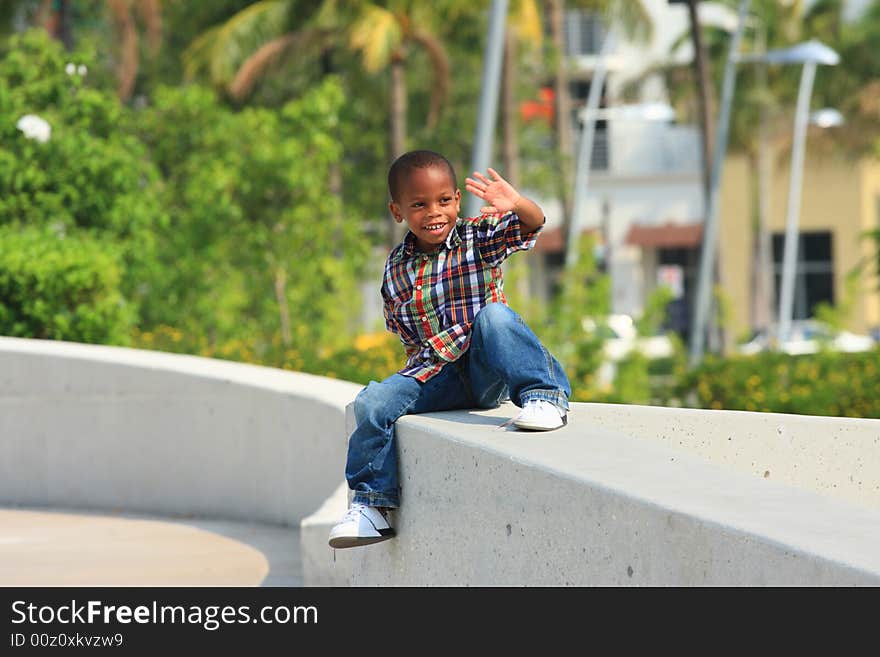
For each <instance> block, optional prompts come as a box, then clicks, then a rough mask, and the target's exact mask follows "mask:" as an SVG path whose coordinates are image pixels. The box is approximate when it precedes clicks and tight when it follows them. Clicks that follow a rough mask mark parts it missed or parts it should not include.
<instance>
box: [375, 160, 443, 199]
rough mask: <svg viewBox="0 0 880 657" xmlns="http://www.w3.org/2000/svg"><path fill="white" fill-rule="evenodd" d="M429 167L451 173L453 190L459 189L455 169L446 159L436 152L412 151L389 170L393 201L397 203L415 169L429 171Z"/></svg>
mask: <svg viewBox="0 0 880 657" xmlns="http://www.w3.org/2000/svg"><path fill="white" fill-rule="evenodd" d="M428 167H442V168H445V169H446V170H447V171H448V172H449V177H450V178H452V187H453V189H457V188H458V181H457V180H456V178H455V169H453V168H452V165H451V164H450V163H449V160H447V159H446V158H445V157H443V156H442V155H440V153H435V152H434V151H425V150H420V151H410V152H409V153H404V154H403V155H401V156H400V157H398V158H397V159H396V160H394V163H393V164H392V165H391V168H390V169H389V170H388V192H389V193H390V194H391V200H392V201H395V202H396V201H397V198H398V194H399V193H400V188H401V187H402V186H403V184H404V183H405V182H406V177H407V176H408V175H409V173H410V171H412V170H413V169H427V168H428Z"/></svg>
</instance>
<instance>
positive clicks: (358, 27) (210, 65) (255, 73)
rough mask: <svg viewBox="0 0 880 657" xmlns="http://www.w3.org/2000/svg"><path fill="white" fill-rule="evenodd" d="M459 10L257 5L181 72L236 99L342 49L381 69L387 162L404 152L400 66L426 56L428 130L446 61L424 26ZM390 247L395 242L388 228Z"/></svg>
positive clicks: (209, 39) (198, 44)
mask: <svg viewBox="0 0 880 657" xmlns="http://www.w3.org/2000/svg"><path fill="white" fill-rule="evenodd" d="M459 5H461V3H456V2H455V1H454V0H447V2H445V3H441V5H437V4H434V5H433V6H432V5H428V4H427V3H424V2H418V1H416V0H387V1H386V2H381V3H380V2H368V1H366V0H361V1H360V2H356V3H341V2H339V1H338V0H324V2H323V3H322V4H321V5H320V6H319V7H318V8H317V9H316V10H314V11H313V12H311V13H302V12H300V13H297V12H296V11H295V10H296V8H297V6H298V3H296V2H294V1H292V0H263V1H261V2H257V3H255V4H253V5H251V6H249V7H247V8H246V9H244V10H243V11H241V12H239V13H238V14H236V15H235V16H233V17H232V18H231V19H229V21H227V22H226V23H224V24H223V25H221V26H218V27H216V28H213V29H212V30H210V31H208V32H206V33H205V34H203V35H202V36H201V37H199V39H197V40H196V41H195V42H194V43H193V44H192V46H191V48H190V49H189V50H188V52H187V54H186V70H187V73H188V75H190V76H193V75H194V74H196V73H197V72H198V71H199V70H200V69H202V70H204V69H207V70H208V71H209V73H210V77H211V79H212V81H213V82H214V83H215V84H217V85H218V86H223V87H224V88H225V89H226V90H227V91H228V93H229V94H230V95H231V96H232V97H233V98H235V99H238V100H241V99H243V98H244V97H245V96H246V95H247V94H248V93H249V92H250V91H251V89H252V88H253V84H254V82H255V81H256V80H258V79H260V78H261V77H262V76H264V75H266V74H267V72H268V70H269V68H270V66H271V65H272V64H273V63H274V62H276V61H278V60H279V59H281V58H283V57H285V56H289V55H290V54H291V53H293V52H294V48H296V51H295V52H296V54H297V55H298V56H300V57H301V56H302V53H303V52H304V51H305V52H310V51H311V55H312V56H313V57H315V58H316V59H317V58H318V56H319V55H320V53H323V52H326V51H327V50H328V49H330V48H333V47H335V48H339V47H344V48H346V49H349V50H352V51H354V52H357V53H359V54H360V56H361V58H360V61H361V65H362V67H363V69H364V70H365V71H366V72H367V73H368V74H371V75H375V74H378V73H380V72H382V71H385V70H387V71H388V73H389V80H390V82H389V87H388V108H389V112H388V116H389V120H388V135H389V139H388V160H389V161H391V160H393V159H394V158H396V157H397V156H399V155H401V154H402V153H403V152H405V150H406V138H407V100H408V92H407V86H406V66H407V62H408V61H409V59H410V53H411V51H412V49H413V48H418V49H421V50H423V51H424V52H426V53H427V55H428V58H429V61H430V68H431V73H432V76H433V84H432V85H431V99H430V105H429V110H428V114H427V117H426V125H427V127H428V128H431V127H433V126H434V125H435V124H436V122H437V120H438V118H439V116H440V113H441V111H442V109H443V106H444V104H445V102H446V99H447V97H448V94H449V84H450V71H449V59H448V56H447V54H446V50H445V48H444V47H443V44H442V42H441V41H440V39H439V38H438V37H437V36H435V33H434V32H433V31H432V30H431V29H430V28H429V26H430V25H431V24H432V23H433V22H434V21H435V18H436V16H438V15H440V13H441V12H443V11H444V10H445V13H446V14H449V13H455V12H457V11H459V9H460V7H459ZM389 223H390V224H391V229H390V230H389V235H388V239H389V243H390V244H393V243H395V242H396V241H397V240H398V239H399V238H400V237H401V232H402V231H401V228H400V227H399V226H398V225H397V224H396V223H393V222H389Z"/></svg>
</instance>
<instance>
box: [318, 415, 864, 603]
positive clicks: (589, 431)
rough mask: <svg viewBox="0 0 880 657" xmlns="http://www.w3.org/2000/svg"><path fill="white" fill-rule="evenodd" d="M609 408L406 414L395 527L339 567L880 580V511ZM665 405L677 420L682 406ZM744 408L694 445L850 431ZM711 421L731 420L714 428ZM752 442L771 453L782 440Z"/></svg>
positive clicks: (446, 579) (632, 579)
mask: <svg viewBox="0 0 880 657" xmlns="http://www.w3.org/2000/svg"><path fill="white" fill-rule="evenodd" d="M597 406H600V405H594V404H573V406H572V413H571V414H570V416H569V424H568V426H567V427H565V428H564V429H562V430H559V431H555V432H550V433H524V432H517V431H511V430H509V428H507V429H505V428H502V427H501V425H502V424H503V423H504V422H505V421H506V420H508V419H509V418H511V417H513V415H514V414H515V412H516V411H517V409H516V408H515V407H514V406H512V405H511V404H505V405H504V406H502V407H501V408H499V409H496V410H494V411H484V412H477V411H460V412H447V413H436V414H427V415H421V416H407V417H404V418H401V419H400V420H399V421H398V431H399V434H398V435H399V439H400V443H399V445H400V459H401V473H402V488H403V506H402V507H401V509H400V510H398V511H397V512H396V514H395V517H394V523H395V526H396V527H397V530H398V537H397V538H396V539H395V540H392V541H387V542H384V543H380V544H377V545H374V546H370V547H366V548H359V549H354V550H347V551H345V552H347V558H349V559H350V561H349V562H348V563H345V564H339V563H338V562H337V566H336V568H337V570H338V571H339V572H337V574H336V577H337V578H340V577H343V576H344V575H345V573H343V572H341V571H342V570H344V569H346V568H349V569H350V574H349V577H350V581H351V583H352V584H353V585H357V586H384V585H402V586H420V585H452V586H457V585H511V586H518V585H547V586H557V585H560V586H564V585H580V586H591V585H683V586H703V585H722V586H725V585H749V586H751V585H877V584H880V550H878V549H877V545H880V510H878V509H877V508H873V507H871V506H870V505H867V504H856V503H853V502H851V501H845V500H842V499H839V498H838V497H834V496H832V495H829V494H828V491H826V490H822V486H818V487H817V488H818V490H810V489H809V487H807V486H794V485H791V484H788V483H780V482H778V481H776V480H775V479H774V478H772V477H767V478H765V477H764V476H763V474H762V475H761V476H755V475H754V474H752V473H750V472H747V471H746V470H747V468H745V467H743V465H742V464H739V465H737V464H730V463H728V464H722V463H717V462H715V463H713V462H712V461H711V460H709V459H708V458H707V457H706V456H705V455H703V456H700V455H697V454H696V453H694V452H695V451H696V450H693V451H691V450H688V449H683V447H684V445H675V446H673V444H672V441H669V440H666V441H664V442H660V441H658V440H656V437H657V436H659V435H660V433H655V434H654V438H652V439H646V438H645V437H642V436H639V435H638V433H639V432H638V431H634V430H633V427H634V425H633V424H631V423H632V422H634V421H635V419H634V418H637V417H638V416H639V415H640V414H643V417H642V419H644V417H650V416H651V415H653V413H654V412H653V410H650V409H649V410H647V411H645V407H628V406H619V405H618V406H611V407H609V408H604V409H602V410H604V411H607V413H608V415H607V416H606V420H609V421H608V422H607V423H606V424H610V423H611V422H610V418H611V417H612V415H613V413H614V412H616V413H617V414H618V422H617V425H618V426H623V427H624V428H628V429H629V430H630V431H629V433H626V432H623V431H619V430H612V429H610V428H608V426H603V424H602V421H600V420H597V419H596V418H597V417H599V416H600V415H601V414H600V413H599V412H598V411H597V408H596V407H597ZM665 410H667V411H668V413H669V416H668V417H667V420H668V422H669V423H670V425H669V426H676V423H675V416H676V414H681V413H682V410H680V409H665ZM745 415H760V414H737V415H730V414H725V413H719V412H717V411H693V410H690V411H686V412H684V414H683V416H687V419H686V420H682V421H681V423H680V424H678V425H677V429H684V428H686V427H690V429H693V430H694V433H693V434H692V435H691V438H692V440H693V441H694V442H695V443H701V441H705V440H708V437H709V436H711V435H716V437H717V438H718V439H719V440H720V439H723V441H724V442H727V438H728V437H729V436H732V437H733V438H734V440H736V439H737V438H743V437H744V436H745V435H747V434H749V431H751V429H750V425H749V420H755V422H757V423H758V424H760V423H764V422H766V423H767V426H768V427H775V426H777V424H774V422H775V423H780V422H782V423H783V424H782V425H781V426H784V427H789V426H792V425H791V424H790V423H792V422H793V423H795V424H797V423H800V422H803V423H804V427H805V428H808V427H809V425H810V421H811V420H812V421H813V422H814V423H815V427H822V430H821V431H817V430H816V429H815V428H814V430H813V432H812V434H811V437H812V438H815V439H816V440H817V442H821V436H822V433H824V432H825V430H827V429H828V428H829V427H832V426H837V427H838V428H841V427H844V428H847V427H848V428H852V427H853V425H852V424H851V423H850V422H847V421H846V420H841V421H839V422H836V421H835V419H834V418H821V419H817V418H799V417H797V416H779V415H777V416H775V417H763V418H760V419H758V418H745V417H743V416H745ZM628 423H630V424H628ZM713 423H717V424H718V426H719V427H723V428H722V429H719V430H717V431H715V432H713V431H711V430H708V429H706V428H705V427H708V426H710V425H712V424H713ZM786 423H789V424H786ZM857 424H860V428H861V429H864V430H866V431H868V432H869V437H870V432H872V431H873V432H874V434H873V435H876V432H877V431H878V429H880V421H876V420H869V421H862V422H861V423H857ZM700 426H702V427H703V430H698V429H699V427H700ZM653 428H655V427H654V426H652V425H651V424H650V423H649V424H647V425H645V431H644V435H646V436H650V435H651V434H652V429H653ZM657 428H659V427H657ZM751 428H754V425H751ZM690 429H689V430H690ZM783 433H785V432H783ZM749 435H751V434H749ZM751 440H753V441H756V445H755V446H754V449H755V450H758V451H760V450H759V445H760V442H761V441H768V442H769V441H772V440H777V441H778V435H777V434H776V432H775V429H774V431H773V433H772V434H771V435H764V436H760V435H757V434H755V435H754V436H753V437H752V438H751ZM682 442H685V441H682ZM710 442H711V441H710ZM796 442H797V441H796ZM868 442H869V443H870V440H869V441H868ZM707 444H708V443H707ZM838 444H839V442H838ZM855 444H859V445H863V446H864V441H856V443H855ZM793 447H794V445H793ZM771 451H772V450H771ZM794 451H796V450H794ZM826 451H833V449H831V448H829V449H826ZM756 453H757V452H756ZM793 453H794V452H793V451H790V452H789V457H788V458H791V456H792V454H793ZM868 454H869V452H866V453H865V456H864V458H866V457H867V455H868ZM749 458H751V457H747V458H746V461H748V460H749ZM774 458H778V459H784V458H785V457H784V456H783V455H777V456H775V457H774ZM794 462H796V460H794V461H792V463H789V466H792V465H793V463H794ZM749 463H750V461H749ZM775 463H776V465H774V466H773V468H774V469H776V470H779V469H781V468H782V465H781V463H782V460H779V461H777V462H775ZM760 467H765V466H763V465H760V466H759V468H760ZM871 467H872V468H876V467H877V466H876V464H872V466H871ZM791 469H794V468H793V467H792V468H791ZM809 479H810V477H809V476H808V477H806V478H805V481H808V480H809ZM802 483H804V482H802ZM875 483H876V479H875V480H874V481H872V482H869V485H868V486H867V488H869V489H870V488H871V487H872V486H873V485H874V484H875ZM820 491H821V492H820ZM326 529H329V526H328V527H326V528H325V530H326ZM325 536H326V534H325ZM324 550H325V552H326V553H329V552H332V550H330V549H329V548H328V547H326V543H325V547H324ZM339 552H342V551H337V553H339ZM304 559H305V556H304ZM337 581H338V580H337Z"/></svg>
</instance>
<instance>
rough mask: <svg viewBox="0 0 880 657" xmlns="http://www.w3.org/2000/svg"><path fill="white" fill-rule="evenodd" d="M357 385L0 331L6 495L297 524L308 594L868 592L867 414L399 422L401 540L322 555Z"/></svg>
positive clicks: (876, 575) (339, 492) (615, 413)
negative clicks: (688, 589)
mask: <svg viewBox="0 0 880 657" xmlns="http://www.w3.org/2000/svg"><path fill="white" fill-rule="evenodd" d="M358 390H359V386H358V385H356V384H353V383H348V382H344V381H336V380H333V379H326V378H323V377H315V376H310V375H305V374H299V373H293V372H286V371H282V370H276V369H271V368H261V367H255V366H250V365H243V364H239V363H232V362H225V361H218V360H210V359H204V358H197V357H192V356H178V355H171V354H163V353H158V352H146V351H137V350H131V349H121V348H114V347H102V346H90V345H79V344H70V343H61V342H51V341H37V340H18V339H12V338H0V503H2V504H7V505H31V506H56V507H84V508H89V509H122V510H127V511H146V512H158V513H168V514H198V515H201V516H215V517H222V518H230V519H246V520H258V521H264V522H272V523H280V524H288V525H296V524H298V523H300V521H302V522H301V528H302V529H301V532H300V536H301V540H302V546H303V564H304V568H305V572H304V581H305V583H306V584H307V585H312V584H322V585H327V584H354V585H550V586H555V585H587V586H589V585H621V584H622V585H627V584H632V585H763V584H774V585H850V584H869V585H880V550H878V549H877V546H878V545H880V420H851V419H846V418H814V417H807V416H793V415H778V414H759V413H741V412H733V411H730V412H725V411H697V410H691V409H662V408H654V407H640V406H625V405H604V404H573V405H572V412H571V414H570V416H569V424H568V426H567V427H565V428H563V429H561V430H559V431H555V432H549V433H526V432H517V431H514V430H512V428H511V427H510V426H505V424H506V422H507V420H509V419H510V418H511V417H512V416H513V415H514V414H515V413H516V412H517V409H516V408H515V407H514V406H512V405H511V404H509V403H508V404H505V405H502V406H501V407H500V408H498V409H495V410H492V411H456V412H448V413H435V414H426V415H422V416H407V417H404V418H401V419H400V420H399V422H398V435H399V439H400V440H399V447H400V463H401V474H402V486H403V506H402V508H401V509H400V510H398V511H397V512H395V513H394V515H393V522H394V524H395V526H396V528H397V530H398V537H397V538H396V539H395V540H393V541H388V542H385V543H380V544H378V545H374V546H370V547H367V548H360V549H355V550H344V551H336V553H335V554H334V551H332V550H331V549H330V548H329V547H328V546H327V543H326V537H327V532H328V531H329V528H330V526H331V525H332V524H333V522H335V521H336V520H338V518H339V515H340V514H341V513H342V512H343V510H344V508H345V506H346V503H347V495H346V490H345V488H344V486H343V487H340V486H339V483H340V481H342V471H343V468H344V462H345V448H346V443H347V436H348V433H349V431H350V429H351V419H352V418H351V412H350V407H349V408H348V409H346V407H347V406H348V405H349V403H350V401H351V400H352V399H353V398H354V396H355V395H356V394H357V391H358ZM346 410H347V411H348V412H346ZM347 424H348V426H347ZM316 509H318V511H317V512H315V510H316Z"/></svg>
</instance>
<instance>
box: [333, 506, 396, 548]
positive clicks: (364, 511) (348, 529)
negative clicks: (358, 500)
mask: <svg viewBox="0 0 880 657" xmlns="http://www.w3.org/2000/svg"><path fill="white" fill-rule="evenodd" d="M394 534H395V532H394V529H393V528H392V527H391V525H389V524H388V519H387V518H386V517H385V514H384V513H382V512H381V511H380V510H379V509H377V508H376V507H374V506H367V505H366V504H352V505H351V508H350V509H349V510H348V511H346V513H345V515H344V516H342V520H340V521H339V522H338V523H336V525H335V526H334V527H333V529H331V530H330V547H332V548H337V549H338V548H350V547H358V546H359V545H370V544H371V543H378V542H379V541H387V540H388V539H389V538H393V537H394Z"/></svg>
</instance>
